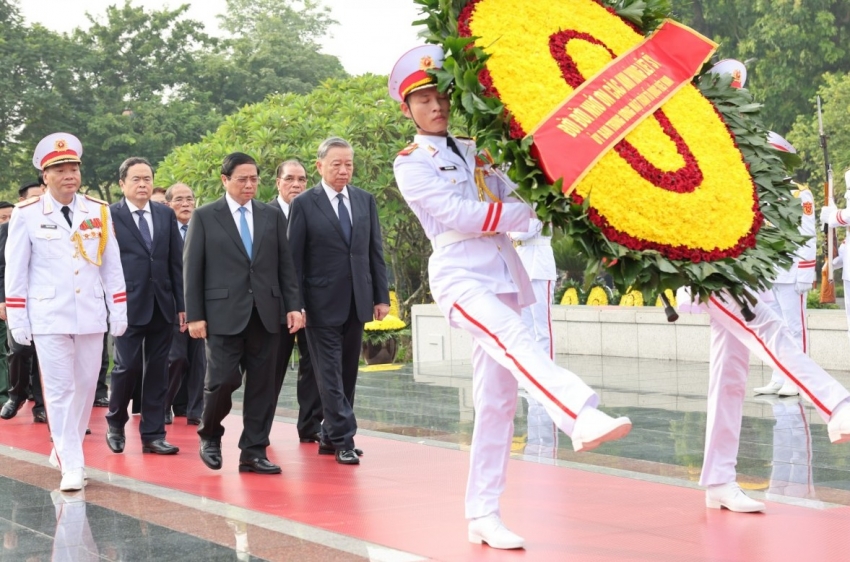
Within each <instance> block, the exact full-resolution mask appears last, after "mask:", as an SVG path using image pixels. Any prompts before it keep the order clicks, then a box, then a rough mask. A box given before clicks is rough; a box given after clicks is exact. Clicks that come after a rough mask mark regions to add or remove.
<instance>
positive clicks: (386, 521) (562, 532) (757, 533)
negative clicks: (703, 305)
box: [0, 407, 850, 562]
mask: <svg viewBox="0 0 850 562" xmlns="http://www.w3.org/2000/svg"><path fill="white" fill-rule="evenodd" d="M105 413H106V411H105V409H95V411H94V414H93V419H92V421H91V429H92V431H93V435H91V436H89V437H88V438H87V443H86V459H87V464H88V466H92V467H95V468H98V469H100V470H105V471H110V472H114V473H117V474H121V475H123V476H127V477H130V478H133V479H137V480H141V481H144V482H149V483H152V484H156V485H159V486H165V487H169V488H174V489H177V490H180V491H183V492H187V493H190V494H195V495H199V496H205V497H208V498H211V499H214V500H218V501H222V502H226V503H229V504H233V505H237V506H240V507H244V508H247V509H251V510H256V511H262V512H266V513H269V514H272V515H276V516H280V517H285V518H287V519H292V520H295V521H298V522H301V523H306V524H308V525H314V526H316V527H321V528H323V529H327V530H329V531H334V532H337V533H342V534H346V535H350V536H353V537H356V538H359V539H363V540H367V541H370V542H373V543H377V544H381V545H385V546H388V547H391V548H395V549H399V550H404V551H407V552H411V553H415V554H418V555H420V556H423V557H426V558H430V559H433V560H440V561H460V560H518V559H528V560H535V561H537V560H540V561H548V560H552V561H563V560H573V561H581V562H595V561H599V562H602V561H605V562H615V561H616V562H622V561H632V560H635V561H637V560H647V561H657V562H662V561H674V560H675V561H689V562H691V561H724V562H726V561H728V562H738V561H740V562H758V561H765V562H767V561H770V562H783V561H786V560H787V561H792V560H793V561H798V560H812V561H818V562H832V561H835V562H839V561H845V560H848V559H850V508H837V509H832V510H826V511H818V510H811V509H806V508H801V507H794V506H788V505H783V504H776V503H769V504H768V514H766V515H747V514H734V513H730V512H728V511H716V510H708V509H706V508H705V506H704V503H703V497H704V496H703V493H702V492H701V491H698V490H691V489H687V488H680V487H676V486H668V485H663V484H654V483H648V482H642V481H639V480H632V479H628V478H620V477H614V476H606V475H601V474H595V473H590V472H583V471H579V470H570V469H565V468H558V467H552V466H544V465H538V464H534V463H530V462H522V461H511V464H510V473H509V477H508V490H507V492H506V494H505V497H504V499H503V504H502V511H503V518H504V520H505V522H506V523H507V524H508V525H509V527H510V528H511V529H512V530H514V531H515V532H517V533H518V534H520V535H522V536H524V537H525V539H526V550H525V551H524V552H522V551H519V552H505V551H501V552H500V551H495V550H492V549H489V548H487V547H483V546H478V545H472V544H470V543H468V542H467V541H466V524H465V521H464V519H463V493H464V487H465V481H466V471H467V462H468V454H467V453H465V452H460V451H453V450H446V449H442V448H437V447H428V446H424V445H417V444H413V443H407V442H400V441H394V440H390V439H381V438H374V437H358V438H357V446H358V447H360V448H362V449H364V450H365V456H364V457H363V458H362V464H361V465H360V466H355V467H348V466H341V465H338V464H337V463H336V462H335V461H334V459H333V457H331V456H321V457H320V456H319V455H317V454H316V446H315V445H301V444H299V443H298V439H297V434H296V431H295V428H294V426H292V425H290V424H284V423H277V422H276V423H275V424H274V428H273V430H272V443H273V445H272V447H271V448H270V449H269V458H270V459H271V460H272V461H273V462H276V463H277V464H280V465H281V467H282V468H283V475H279V476H259V475H255V474H240V473H239V472H238V471H237V466H238V460H239V450H238V448H237V446H236V442H237V440H238V437H239V432H240V431H241V420H240V418H239V417H235V416H231V417H229V418H228V419H227V421H226V426H227V428H228V430H227V435H226V436H225V439H224V444H223V449H224V450H223V452H224V455H225V466H224V468H223V469H222V470H221V471H219V472H214V471H211V470H209V469H207V468H206V467H205V466H204V465H203V463H202V462H201V460H200V459H199V458H198V454H197V448H198V438H197V435H196V433H195V429H196V428H194V427H191V426H187V425H185V418H177V419H176V420H175V422H176V423H175V425H173V426H169V428H168V440H169V441H170V442H171V443H173V444H175V445H178V446H179V447H180V448H181V452H180V454H178V455H176V456H172V457H160V456H156V455H142V452H141V444H140V442H139V440H138V429H137V425H138V419H139V418H138V417H134V418H133V419H132V421H131V422H130V424H128V426H127V442H128V447H127V451H126V452H125V453H123V454H120V455H116V454H113V453H111V452H110V451H109V449H108V448H107V446H106V442H105V438H104V434H105V426H106V421H105V419H104V418H103V416H104V414H105ZM0 443H3V444H5V445H10V446H14V447H18V448H22V449H25V450H29V451H34V452H38V453H42V454H44V455H47V454H49V452H50V443H49V441H48V436H47V428H46V427H45V426H44V425H35V424H33V423H32V418H31V416H30V411H29V407H26V408H24V409H23V410H21V412H20V413H19V415H18V416H17V417H16V418H14V419H12V420H9V421H0ZM58 481H59V478H58V475H57V484H58Z"/></svg>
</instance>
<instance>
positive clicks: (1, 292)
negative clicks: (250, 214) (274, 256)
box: [0, 213, 283, 302]
mask: <svg viewBox="0 0 850 562" xmlns="http://www.w3.org/2000/svg"><path fill="white" fill-rule="evenodd" d="M281 214H283V213H281ZM8 239H9V223H8V222H4V223H3V224H0V302H6V240H8Z"/></svg>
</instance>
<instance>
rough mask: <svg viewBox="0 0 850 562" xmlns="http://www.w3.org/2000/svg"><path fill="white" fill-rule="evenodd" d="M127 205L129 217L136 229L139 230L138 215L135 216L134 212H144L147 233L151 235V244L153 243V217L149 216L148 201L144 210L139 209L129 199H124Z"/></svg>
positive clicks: (149, 207) (149, 204)
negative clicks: (131, 218)
mask: <svg viewBox="0 0 850 562" xmlns="http://www.w3.org/2000/svg"><path fill="white" fill-rule="evenodd" d="M124 201H125V202H126V203H127V208H128V209H130V216H132V217H133V222H134V223H136V228H139V215H137V214H136V211H144V212H145V213H144V214H145V220H146V221H147V223H148V231H149V232H150V233H151V242H153V215H152V214H151V203H150V201H148V202H147V203H145V206H144V208H142V209H139V208H138V207H136V206H135V205H133V203H132V202H131V201H130V200H129V199H126V198H125V199H124Z"/></svg>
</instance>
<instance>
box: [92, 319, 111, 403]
mask: <svg viewBox="0 0 850 562" xmlns="http://www.w3.org/2000/svg"><path fill="white" fill-rule="evenodd" d="M108 370H109V332H104V334H103V353H101V355H100V372H99V373H98V374H97V389H96V390H95V392H94V399H95V400H99V399H101V398H109V386H107V384H106V372H107V371H108Z"/></svg>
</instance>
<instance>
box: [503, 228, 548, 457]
mask: <svg viewBox="0 0 850 562" xmlns="http://www.w3.org/2000/svg"><path fill="white" fill-rule="evenodd" d="M544 229H545V225H544V224H543V223H542V222H540V219H537V218H533V219H530V221H529V225H528V232H509V233H508V236H510V238H511V240H513V244H514V248H516V252H517V254H518V255H519V258H520V260H522V265H523V267H525V271H526V273H528V277H529V279H531V288H532V289H533V290H534V299H535V302H534V304H532V305H529V306H526V307H524V308H523V309H522V321H523V322H524V323H525V325H526V327H528V329H529V330H531V333H532V334H534V341H535V342H537V345H538V346H539V347H540V349H541V350H542V351H543V352H544V353H545V354H546V355H548V356H549V358H550V359H552V360H554V359H555V344H554V342H553V341H552V301H553V299H554V298H555V280H556V279H557V278H558V271H557V268H556V267H555V254H554V252H553V251H552V236H551V235H547V234H544ZM521 394H524V395H525V396H524V398H525V399H526V402H527V403H528V415H527V416H526V420H527V422H528V439H527V441H526V444H525V454H526V455H529V456H534V457H541V458H557V453H558V428H557V427H555V422H553V421H552V418H551V417H549V414H547V413H546V408H544V407H543V404H541V403H540V402H538V401H537V400H535V399H534V398H532V397H531V396H529V395H528V394H527V393H521Z"/></svg>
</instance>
